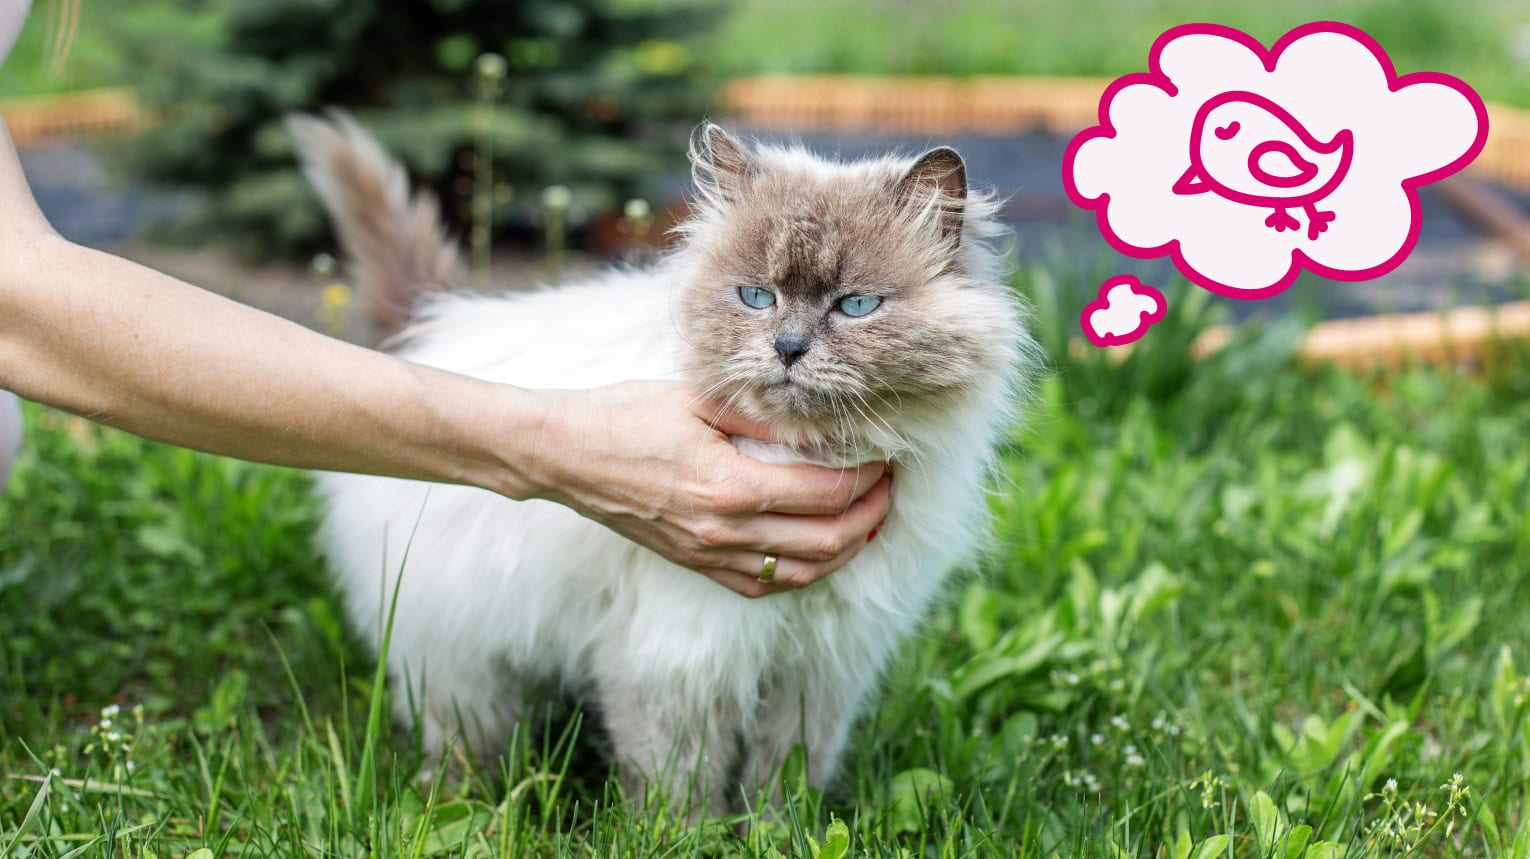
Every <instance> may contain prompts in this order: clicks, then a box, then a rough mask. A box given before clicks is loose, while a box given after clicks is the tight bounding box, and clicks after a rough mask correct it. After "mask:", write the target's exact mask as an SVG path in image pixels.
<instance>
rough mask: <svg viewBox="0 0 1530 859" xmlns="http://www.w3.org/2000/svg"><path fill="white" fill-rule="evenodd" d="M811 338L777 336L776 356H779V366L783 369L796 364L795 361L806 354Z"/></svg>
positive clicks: (791, 335)
mask: <svg viewBox="0 0 1530 859" xmlns="http://www.w3.org/2000/svg"><path fill="white" fill-rule="evenodd" d="M812 342H813V338H812V337H809V336H806V335H803V334H777V335H776V354H777V355H780V356H781V364H782V366H785V367H790V366H791V365H793V364H795V363H797V359H798V358H801V357H802V356H803V355H806V354H807V350H808V345H809V344H810V343H812Z"/></svg>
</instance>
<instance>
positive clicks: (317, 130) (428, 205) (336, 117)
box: [287, 110, 466, 334]
mask: <svg viewBox="0 0 1530 859" xmlns="http://www.w3.org/2000/svg"><path fill="white" fill-rule="evenodd" d="M287 130H288V132H289V133H291V135H292V139H293V142H294V143H295V145H296V149H297V153H298V157H299V159H300V160H301V162H302V165H303V175H305V176H307V177H308V181H309V182H310V183H312V185H313V187H314V190H315V191H317V192H318V195H319V199H320V200H321V201H322V202H323V203H324V208H325V209H326V210H328V211H329V215H330V218H331V219H332V220H333V221H334V225H335V233H336V234H337V235H338V236H339V238H340V245H341V248H342V249H343V250H344V252H345V255H346V257H347V260H348V262H347V265H348V266H349V271H350V274H351V277H352V278H354V280H355V282H356V286H357V287H358V289H359V290H360V291H361V294H362V295H363V296H364V298H363V301H364V302H365V307H366V311H367V315H368V316H369V317H371V319H372V321H373V322H374V323H375V324H376V325H377V326H378V327H379V328H380V329H381V332H382V333H383V334H393V333H395V332H397V331H398V330H399V329H400V328H402V327H403V326H404V323H406V322H407V321H408V320H409V314H410V311H411V310H412V309H413V308H414V305H415V304H416V302H418V301H419V299H420V297H421V296H422V295H424V294H426V293H428V292H433V291H437V290H448V289H454V288H458V287H461V286H462V285H463V283H464V281H465V280H466V278H465V275H464V273H463V271H462V265H461V262H460V259H459V253H458V248H457V245H456V243H455V242H454V241H453V240H452V239H451V238H450V237H449V236H448V235H447V233H446V228H445V226H444V225H443V224H442V223H441V217H440V205H439V204H438V203H437V202H436V198H435V196H434V195H432V194H431V193H430V192H429V191H425V190H419V191H416V192H415V194H414V196H413V198H411V197H410V196H409V177H408V175H407V174H406V173H405V172H404V168H403V166H402V165H401V164H399V163H398V162H397V161H394V160H393V159H391V158H389V157H388V155H387V154H386V153H385V152H383V149H382V146H380V145H379V144H378V142H377V140H376V139H375V138H373V137H372V135H370V134H368V133H367V132H366V131H365V130H364V129H363V128H362V127H361V126H360V125H358V124H357V123H356V121H355V120H353V119H351V117H350V116H348V115H347V114H345V113H343V112H341V111H338V110H336V111H331V112H330V114H329V118H328V119H320V118H319V117H315V116H307V115H301V114H295V115H293V116H289V117H288V118H287Z"/></svg>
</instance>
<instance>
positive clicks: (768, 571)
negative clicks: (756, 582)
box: [760, 555, 781, 585]
mask: <svg viewBox="0 0 1530 859" xmlns="http://www.w3.org/2000/svg"><path fill="white" fill-rule="evenodd" d="M780 560H781V559H780V558H777V557H776V556H775V555H766V556H765V563H763V564H761V565H760V581H761V582H762V583H764V584H767V585H768V584H770V580H771V579H773V578H775V577H776V564H778V563H780Z"/></svg>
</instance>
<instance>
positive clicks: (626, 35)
mask: <svg viewBox="0 0 1530 859" xmlns="http://www.w3.org/2000/svg"><path fill="white" fill-rule="evenodd" d="M181 9H182V16H183V18H184V21H183V22H182V23H181V25H180V26H176V27H171V28H167V27H160V28H155V29H148V28H142V27H132V26H130V27H129V29H130V30H131V33H130V35H129V37H128V38H126V39H125V42H124V44H125V45H126V47H125V49H124V50H125V52H126V62H125V70H126V74H127V76H128V78H129V79H130V80H131V82H132V83H133V84H134V85H135V86H136V87H137V90H138V92H139V95H140V97H141V98H142V99H143V101H144V102H146V103H147V105H148V106H149V107H150V108H151V109H152V110H155V111H157V112H159V113H160V114H161V115H162V117H163V121H162V122H161V123H159V124H157V125H156V126H155V127H154V128H153V129H152V130H150V131H149V132H147V133H145V134H143V135H142V136H140V137H138V138H137V139H135V140H133V141H131V142H130V143H129V144H127V145H126V146H125V148H124V150H123V151H122V152H121V158H120V164H121V166H122V167H123V168H125V169H126V171H127V172H128V173H129V174H131V175H132V176H135V177H137V178H139V179H143V180H148V181H149V182H151V183H153V184H155V185H159V186H163V187H168V188H174V189H183V190H188V191H191V192H193V193H194V195H195V197H196V199H197V200H198V203H197V205H195V207H194V209H193V211H192V212H191V213H190V215H189V216H188V217H187V218H186V219H185V220H184V221H182V222H181V223H179V224H177V225H176V226H175V228H174V232H173V235H174V237H175V238H177V239H180V240H184V241H188V242H202V241H206V240H218V241H222V242H225V243H232V244H233V245H234V246H235V247H236V248H238V249H240V250H243V251H246V252H249V253H251V254H254V255H265V254H268V253H271V252H292V251H299V250H303V251H306V250H313V249H317V248H318V247H320V246H321V242H322V240H323V238H324V236H325V231H326V227H325V225H324V223H323V221H322V215H321V213H320V211H319V209H318V207H317V206H316V205H315V204H314V202H313V198H312V197H311V195H310V192H309V190H308V189H307V187H306V185H305V183H304V182H303V180H302V177H301V175H300V174H299V172H298V170H297V167H296V164H295V162H294V159H293V154H292V151H291V147H290V143H289V141H288V139H287V137H286V134H285V133H284V131H283V129H282V126H281V119H282V117H283V116H284V115H286V114H288V113H291V112H293V111H314V110H319V109H322V108H325V107H329V106H339V107H344V108H346V109H348V110H350V111H352V112H353V113H355V114H356V116H357V118H358V119H359V120H360V121H361V122H362V123H363V124H365V125H367V126H368V127H370V128H372V129H373V130H374V131H375V132H376V133H377V135H378V136H379V137H380V138H381V140H382V141H383V144H384V146H385V147H387V148H388V149H389V150H390V151H392V152H395V153H397V154H399V155H400V156H401V157H402V158H403V160H404V161H405V162H406V163H407V165H408V166H409V167H410V169H411V171H412V172H413V173H415V175H416V176H417V177H418V178H420V179H421V180H422V181H423V182H424V183H425V184H427V185H429V186H431V187H432V188H434V190H435V191H436V192H437V194H438V195H439V196H440V197H441V199H442V201H443V204H444V205H443V208H444V211H445V213H446V216H447V219H448V220H449V221H451V222H453V223H454V225H455V226H458V227H462V226H464V225H466V224H467V222H468V221H469V220H470V217H471V197H472V191H473V182H472V176H473V172H474V169H475V165H474V163H473V158H474V155H473V150H474V148H475V143H476V142H478V141H479V140H480V138H487V139H488V140H490V141H491V142H492V150H493V152H494V153H495V157H494V159H493V175H492V181H490V182H489V183H488V184H489V187H490V188H492V192H493V203H494V205H493V207H492V209H493V219H494V222H495V223H496V224H498V225H500V226H503V225H504V224H506V223H507V222H513V221H515V220H517V219H518V218H519V219H521V220H523V221H524V220H526V219H529V218H530V217H531V214H530V213H531V212H532V211H534V209H535V207H536V201H537V198H538V194H539V192H540V191H541V189H542V188H543V187H544V186H547V185H549V184H553V183H557V184H561V185H565V186H567V187H569V188H570V189H571V191H572V192H573V201H574V209H573V210H572V211H573V213H574V214H575V215H579V214H581V213H583V214H585V215H588V214H589V213H591V212H593V211H595V210H596V209H598V208H600V207H605V206H610V205H612V204H619V203H620V202H621V201H622V200H623V199H626V198H627V197H629V196H632V195H634V194H636V193H637V192H638V191H639V190H640V189H641V185H642V182H643V181H644V180H645V179H646V178H648V177H651V176H653V175H655V174H656V173H660V172H662V170H663V168H666V167H667V168H670V169H672V168H673V167H674V166H675V165H676V164H678V163H680V158H681V153H682V151H683V147H681V146H680V145H677V144H678V141H679V140H682V139H683V137H682V136H681V135H679V134H678V133H671V134H668V135H665V134H662V133H661V134H653V133H650V131H651V130H652V129H653V128H654V127H658V128H660V130H661V131H670V130H673V131H677V132H678V131H679V130H681V129H688V128H689V125H690V124H691V123H692V122H694V121H695V119H696V117H698V116H699V115H700V114H701V112H702V106H703V105H704V103H705V99H706V94H707V91H706V88H705V86H704V74H703V70H702V68H701V65H700V62H699V60H698V58H697V54H696V52H695V50H694V48H693V47H692V46H690V45H689V44H688V43H687V41H686V40H687V39H688V38H689V37H690V36H692V35H693V34H694V33H696V32H697V30H698V28H700V27H702V26H703V25H704V24H705V23H706V22H707V21H708V20H709V19H710V16H711V11H710V9H709V7H707V6H704V5H699V4H695V3H686V4H671V5H667V6H665V7H664V8H657V7H649V8H631V7H630V6H622V7H620V8H618V6H617V5H616V4H613V3H612V2H608V0H519V2H513V3H512V2H503V0H429V2H414V3H389V2H384V0H221V2H219V3H216V4H204V3H199V2H189V0H186V2H182V5H181ZM87 14H88V13H87ZM483 54H496V55H500V56H503V57H504V59H505V61H506V62H505V65H504V69H505V76H504V78H503V80H502V81H499V82H498V83H499V84H500V86H498V87H495V88H494V89H497V90H499V91H498V92H496V93H494V95H493V96H491V97H488V98H486V97H484V95H483V92H482V89H483V88H482V86H481V84H482V83H483V81H482V80H480V79H479V78H480V77H481V76H479V75H478V74H477V73H476V72H475V62H476V60H477V59H478V57H479V56H480V55H483ZM487 105H494V106H493V107H488V106H487ZM668 120H678V121H683V124H682V125H681V126H680V128H678V129H671V128H670V127H669V126H665V125H664V123H665V122H666V121H668ZM666 137H667V138H668V139H666ZM576 220H577V219H576Z"/></svg>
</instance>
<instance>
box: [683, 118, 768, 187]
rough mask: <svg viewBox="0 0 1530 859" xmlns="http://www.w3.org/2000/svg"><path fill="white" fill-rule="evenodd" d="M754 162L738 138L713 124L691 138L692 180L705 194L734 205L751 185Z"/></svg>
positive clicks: (697, 129)
mask: <svg viewBox="0 0 1530 859" xmlns="http://www.w3.org/2000/svg"><path fill="white" fill-rule="evenodd" d="M753 175H754V161H753V159H751V158H750V156H749V150H748V149H747V148H746V147H745V146H744V144H742V143H740V142H739V141H738V139H737V138H735V137H733V135H731V134H729V133H728V132H726V131H723V130H722V129H721V128H718V127H717V126H716V125H714V124H713V123H710V122H703V123H702V124H701V125H698V126H696V130H695V132H693V133H692V134H691V176H692V177H693V178H694V179H695V180H696V187H697V188H699V189H700V190H701V191H702V193H704V194H712V195H715V196H717V197H718V198H720V199H723V200H728V201H734V200H737V199H738V195H739V194H740V193H741V192H742V191H743V190H744V189H745V188H746V187H748V185H749V182H750V180H751V178H752V177H753Z"/></svg>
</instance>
